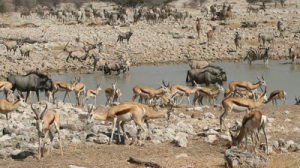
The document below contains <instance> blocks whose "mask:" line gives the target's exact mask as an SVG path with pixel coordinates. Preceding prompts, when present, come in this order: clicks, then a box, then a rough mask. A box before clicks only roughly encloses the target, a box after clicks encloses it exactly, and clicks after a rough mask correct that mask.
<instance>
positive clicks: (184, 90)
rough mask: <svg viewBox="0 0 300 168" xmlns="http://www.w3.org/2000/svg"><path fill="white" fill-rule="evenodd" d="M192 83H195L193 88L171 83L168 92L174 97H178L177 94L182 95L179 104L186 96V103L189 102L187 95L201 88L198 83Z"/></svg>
mask: <svg viewBox="0 0 300 168" xmlns="http://www.w3.org/2000/svg"><path fill="white" fill-rule="evenodd" d="M194 83H195V86H194V87H193V88H189V87H187V86H184V85H179V84H175V85H172V86H171V87H170V92H171V93H170V94H171V95H172V98H174V99H176V97H178V96H180V97H182V98H181V100H180V102H179V104H180V103H181V102H182V100H183V97H186V98H187V100H188V104H191V102H190V98H189V96H190V95H191V94H193V93H195V92H196V91H197V90H199V89H201V88H202V87H200V86H199V85H198V84H196V82H194ZM174 102H177V101H174ZM176 104H177V103H176Z"/></svg>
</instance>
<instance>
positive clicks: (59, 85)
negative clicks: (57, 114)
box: [47, 80, 76, 102]
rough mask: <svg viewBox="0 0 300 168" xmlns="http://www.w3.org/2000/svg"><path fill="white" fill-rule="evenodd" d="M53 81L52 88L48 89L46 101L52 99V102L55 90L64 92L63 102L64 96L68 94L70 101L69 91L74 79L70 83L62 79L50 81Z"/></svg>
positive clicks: (71, 88) (72, 88)
mask: <svg viewBox="0 0 300 168" xmlns="http://www.w3.org/2000/svg"><path fill="white" fill-rule="evenodd" d="M52 83H53V89H52V90H51V91H48V93H47V94H48V101H49V102H50V100H53V102H54V98H55V97H54V96H55V93H56V92H59V91H60V92H65V95H64V99H63V102H65V100H66V97H67V95H68V98H69V100H70V101H71V98H70V95H69V92H71V91H73V90H74V88H75V85H76V82H75V81H74V80H72V81H71V84H70V83H67V82H63V81H52Z"/></svg>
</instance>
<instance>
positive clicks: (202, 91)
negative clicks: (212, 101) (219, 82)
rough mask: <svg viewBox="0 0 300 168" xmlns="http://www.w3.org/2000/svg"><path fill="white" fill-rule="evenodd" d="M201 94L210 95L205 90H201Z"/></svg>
mask: <svg viewBox="0 0 300 168" xmlns="http://www.w3.org/2000/svg"><path fill="white" fill-rule="evenodd" d="M199 92H201V93H204V94H206V95H209V94H208V93H207V92H206V91H204V90H201V89H200V90H199Z"/></svg>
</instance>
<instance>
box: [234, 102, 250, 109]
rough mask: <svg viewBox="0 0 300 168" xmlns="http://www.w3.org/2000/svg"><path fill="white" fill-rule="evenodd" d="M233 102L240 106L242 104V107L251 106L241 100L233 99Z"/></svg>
mask: <svg viewBox="0 0 300 168" xmlns="http://www.w3.org/2000/svg"><path fill="white" fill-rule="evenodd" d="M232 102H233V103H235V104H237V105H238V106H242V107H247V108H249V106H248V105H247V104H243V103H241V102H239V101H235V100H233V101H232Z"/></svg>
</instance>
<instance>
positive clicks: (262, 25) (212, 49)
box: [0, 0, 300, 76]
mask: <svg viewBox="0 0 300 168" xmlns="http://www.w3.org/2000/svg"><path fill="white" fill-rule="evenodd" d="M223 2H225V1H223V0H222V1H217V2H215V1H213V2H211V1H209V3H208V4H206V6H208V7H209V6H210V5H211V4H213V3H217V4H219V5H222V4H223ZM230 2H231V3H232V5H233V12H234V17H233V19H231V20H228V21H227V22H226V23H225V25H222V24H224V21H211V20H210V18H211V16H207V17H205V16H203V14H201V13H200V7H195V6H194V8H180V7H181V6H182V5H181V6H180V4H182V3H185V1H183V2H181V1H179V3H175V4H174V5H175V6H177V7H178V10H179V11H188V12H189V13H190V14H191V15H192V18H188V19H187V20H186V21H185V22H184V23H181V24H179V23H177V22H174V19H168V20H166V21H165V22H163V23H157V24H154V25H150V24H148V23H146V21H141V22H138V23H137V24H130V26H127V27H126V26H125V27H120V26H113V27H112V26H109V25H101V24H100V25H98V26H88V24H89V23H91V22H96V23H100V22H101V20H95V21H91V20H90V21H87V22H86V23H84V24H75V25H65V24H62V23H61V22H58V21H57V20H56V19H45V20H43V19H38V18H37V17H35V16H32V17H31V18H26V19H21V18H20V17H19V14H17V13H12V14H11V15H9V14H4V15H1V16H0V18H1V20H0V23H4V24H11V25H12V26H14V25H20V24H23V23H34V24H36V25H37V26H39V27H37V28H0V31H1V35H0V37H4V38H21V37H29V38H31V39H34V40H39V41H43V40H46V41H48V43H47V44H35V45H34V46H31V47H33V50H32V53H31V56H30V58H27V59H23V60H16V59H17V58H18V57H19V56H18V54H16V56H14V55H12V53H6V51H5V47H4V46H3V45H0V48H1V49H0V53H2V54H4V55H8V58H5V57H0V61H1V62H2V63H3V64H2V65H0V68H1V69H2V70H3V71H1V72H0V75H2V76H5V75H7V72H13V73H26V72H28V71H32V70H38V71H42V72H46V73H51V72H65V71H78V72H86V71H90V70H91V68H92V66H91V62H89V61H86V62H84V63H79V62H77V61H71V62H69V63H66V61H65V59H66V57H67V53H65V52H63V51H62V48H64V46H65V45H66V44H67V42H68V41H70V43H71V44H74V43H75V38H76V37H80V39H81V40H82V41H101V42H103V44H104V48H103V51H102V52H101V54H100V55H99V57H100V58H101V60H111V59H115V58H116V57H117V56H119V55H124V56H126V57H127V58H129V59H130V60H131V61H132V63H133V65H139V64H156V63H171V62H185V61H186V57H185V56H190V57H191V58H195V59H199V60H208V61H221V60H235V61H240V60H242V59H243V58H244V57H245V54H246V51H247V49H248V48H250V47H255V48H256V47H257V46H258V41H257V36H258V34H259V33H260V32H262V33H267V34H272V35H274V36H275V42H274V44H273V45H272V46H271V47H272V50H271V55H272V59H282V58H285V57H286V56H287V55H288V48H289V47H290V46H291V45H299V37H300V36H299V22H297V20H299V19H300V16H299V9H296V8H295V6H296V5H295V3H296V2H295V1H294V0H288V1H287V6H286V7H285V8H274V5H273V4H270V5H269V6H268V9H267V11H266V12H265V13H263V12H260V13H259V14H258V15H257V16H256V15H255V14H251V15H250V16H249V15H248V13H247V12H246V7H247V6H248V4H247V3H246V2H244V1H239V0H234V1H230ZM197 17H201V18H202V21H201V23H202V31H201V36H200V39H198V38H197V34H196V30H195V20H196V18H197ZM279 20H281V21H283V22H284V24H285V25H286V26H287V30H286V32H285V33H284V36H285V38H284V39H281V38H279V37H278V36H279V32H278V31H277V27H276V24H277V21H279ZM242 21H256V22H258V27H257V28H241V27H240V25H241V23H240V22H242ZM127 22H128V23H131V22H132V10H131V9H130V10H129V16H128V21H127ZM210 25H215V26H217V31H216V34H215V37H214V40H213V42H212V43H211V44H210V45H209V46H208V45H207V44H206V41H207V39H206V33H207V32H208V31H209V30H211V27H210ZM130 29H131V30H133V36H132V38H131V40H130V44H128V45H127V44H119V43H116V40H117V35H118V33H119V32H125V31H128V30H130ZM236 31H238V32H240V34H241V36H242V44H243V49H242V50H238V51H235V46H234V42H233V38H234V33H235V32H236ZM175 37H176V38H175ZM75 45H76V44H75Z"/></svg>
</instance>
